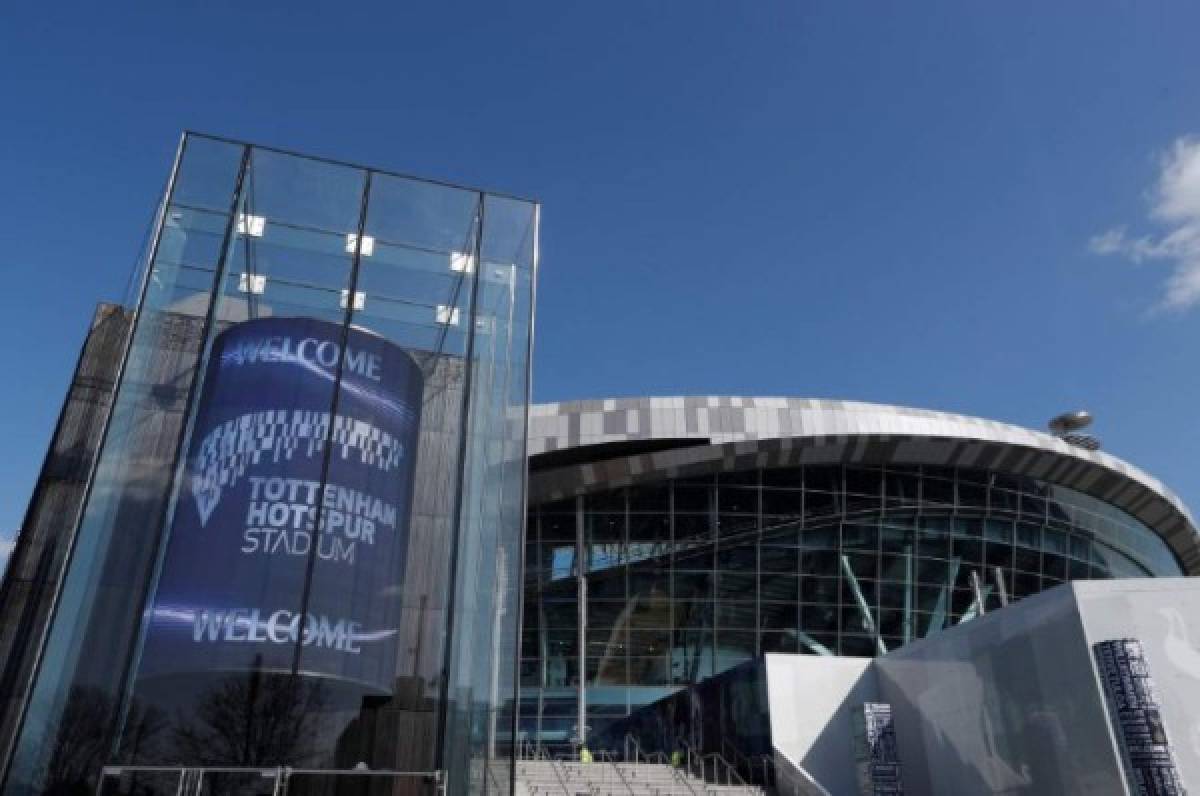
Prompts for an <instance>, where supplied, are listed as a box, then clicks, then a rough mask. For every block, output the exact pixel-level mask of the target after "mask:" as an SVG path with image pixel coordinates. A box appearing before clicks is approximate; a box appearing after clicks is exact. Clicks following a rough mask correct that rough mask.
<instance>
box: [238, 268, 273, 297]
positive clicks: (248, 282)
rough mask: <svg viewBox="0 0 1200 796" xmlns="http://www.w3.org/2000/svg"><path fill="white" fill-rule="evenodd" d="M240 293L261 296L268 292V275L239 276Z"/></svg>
mask: <svg viewBox="0 0 1200 796" xmlns="http://www.w3.org/2000/svg"><path fill="white" fill-rule="evenodd" d="M238 292H239V293H251V294H253V295H255V296H261V295H262V294H263V293H265V292H267V275H266V274H247V273H244V272H243V273H240V274H238Z"/></svg>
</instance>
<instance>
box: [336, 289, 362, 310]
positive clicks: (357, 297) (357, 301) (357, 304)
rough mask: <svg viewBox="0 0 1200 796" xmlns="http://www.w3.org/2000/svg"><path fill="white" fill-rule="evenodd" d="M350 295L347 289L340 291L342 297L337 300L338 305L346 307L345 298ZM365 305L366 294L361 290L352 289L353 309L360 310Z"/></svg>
mask: <svg viewBox="0 0 1200 796" xmlns="http://www.w3.org/2000/svg"><path fill="white" fill-rule="evenodd" d="M349 295H350V291H349V290H343V291H342V297H341V299H339V300H338V306H339V307H341V308H342V309H346V298H347V297H348V296H349ZM366 306H367V294H366V293H364V292H362V291H361V290H356V291H354V309H355V310H361V309H364V308H365V307H366Z"/></svg>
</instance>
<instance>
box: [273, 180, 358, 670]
mask: <svg viewBox="0 0 1200 796" xmlns="http://www.w3.org/2000/svg"><path fill="white" fill-rule="evenodd" d="M370 201H371V172H370V171H369V170H368V171H367V172H366V174H365V176H364V178H363V191H362V197H361V199H360V201H359V209H358V236H357V238H355V241H354V257H353V259H352V260H351V263H350V279H349V284H348V285H347V286H346V287H347V291H346V313H345V315H344V317H343V319H342V328H341V336H340V338H341V339H340V340H339V343H338V358H337V368H336V369H335V371H334V376H333V396H332V398H331V400H330V402H329V426H328V427H327V428H326V430H325V447H324V450H323V451H322V453H323V455H322V457H321V475H320V478H319V479H318V484H319V486H318V492H317V495H318V496H323V495H324V494H325V485H326V483H327V482H328V480H329V464H330V461H331V459H332V458H333V431H334V426H335V425H336V424H337V412H338V404H339V403H340V402H341V395H342V373H343V371H344V369H345V363H346V344H347V342H348V341H349V339H350V323H351V321H353V320H354V294H355V291H356V290H357V289H358V271H359V267H360V265H361V263H362V242H363V234H364V232H365V230H366V225H367V208H368V205H369V204H370ZM316 509H317V510H316V516H315V518H314V520H313V535H312V543H311V544H310V545H309V547H308V560H307V561H306V562H305V571H304V586H303V588H302V589H301V592H300V620H299V622H300V631H299V632H298V633H297V634H296V641H295V644H296V647H295V651H294V652H293V653H292V677H293V678H299V676H300V656H301V654H302V653H303V650H304V624H305V622H306V619H305V617H306V615H307V614H308V607H309V603H310V602H311V600H312V579H313V571H314V569H315V568H316V563H317V551H318V549H319V548H320V543H319V542H320V534H321V526H322V525H323V524H324V521H325V501H324V500H323V499H318V502H317V506H316ZM294 682H298V680H294Z"/></svg>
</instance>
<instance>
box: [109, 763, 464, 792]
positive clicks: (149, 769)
mask: <svg viewBox="0 0 1200 796" xmlns="http://www.w3.org/2000/svg"><path fill="white" fill-rule="evenodd" d="M138 775H146V776H154V775H168V776H170V775H174V776H175V777H177V784H176V785H175V786H174V787H171V788H169V789H168V790H169V791H170V793H167V792H166V791H163V792H162V794H161V796H202V794H203V793H204V792H205V791H204V787H205V784H206V781H207V780H211V779H213V778H216V777H222V776H227V777H248V778H255V777H257V778H258V779H259V780H260V781H266V780H270V785H271V794H272V796H286V794H287V793H288V789H289V786H290V784H291V782H292V780H293V779H301V778H317V777H325V778H329V779H342V780H345V779H349V778H390V779H393V780H398V779H411V780H417V781H419V782H424V783H427V784H430V785H432V786H433V788H434V790H435V791H436V793H437V794H438V796H444V794H445V792H446V777H445V775H444V773H443V772H442V771H440V770H439V771H396V770H392V769H370V768H351V769H329V768H294V767H292V766H273V767H265V766H263V767H259V766H193V767H189V766H104V767H103V768H102V769H101V770H100V778H99V781H98V783H97V786H96V793H97V796H110V795H111V794H121V793H123V792H124V790H125V788H126V787H131V786H133V784H134V783H133V779H135V778H137V777H138ZM264 784H265V782H264ZM131 792H132V791H131ZM137 792H138V793H139V794H142V796H145V795H146V794H148V793H149V794H153V793H154V791H153V790H150V791H147V790H144V789H137ZM259 792H263V791H261V790H260V791H259Z"/></svg>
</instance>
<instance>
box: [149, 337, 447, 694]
mask: <svg viewBox="0 0 1200 796" xmlns="http://www.w3.org/2000/svg"><path fill="white" fill-rule="evenodd" d="M343 337H344V338H345V339H344V340H343ZM343 345H344V349H345V350H344V351H343V350H342V349H343ZM339 362H340V363H341V364H340V375H341V381H340V385H338V382H337V377H338V373H339ZM335 385H336V387H337V388H336V396H335ZM422 389H423V378H422V374H421V371H420V369H419V367H418V366H417V364H416V363H415V362H414V361H413V359H412V357H411V356H409V355H408V354H407V353H406V352H405V351H404V350H403V349H401V348H399V347H397V346H395V345H393V344H391V343H389V342H388V341H386V340H384V339H383V338H381V337H378V336H377V335H374V334H372V333H370V332H367V331H363V330H359V329H356V328H353V327H352V328H351V329H350V330H349V332H348V333H344V331H343V329H342V327H340V326H337V325H335V324H331V323H327V322H324V321H318V320H313V319H306V318H265V319H260V320H251V321H246V322H243V323H239V324H237V325H235V326H232V327H230V328H229V329H227V330H226V331H224V332H223V333H221V334H220V335H219V336H218V337H217V338H216V340H215V341H214V343H213V347H212V351H211V354H210V357H209V361H208V366H207V368H206V371H205V375H204V382H203V387H202V391H201V396H200V401H199V407H198V411H197V415H196V421H195V424H194V428H193V431H192V433H191V435H190V442H189V445H188V449H187V454H186V465H185V468H184V473H183V483H182V484H181V485H180V488H179V489H178V493H177V498H176V502H175V509H174V517H173V520H172V524H171V528H170V532H169V536H168V541H167V545H168V546H167V550H166V554H165V557H164V559H163V564H162V569H161V572H160V576H159V579H158V584H157V588H156V591H155V594H154V597H153V600H152V603H151V606H150V609H149V617H148V629H147V633H146V640H145V644H144V646H143V653H142V658H141V662H140V668H139V677H141V678H149V677H158V676H165V675H172V674H184V673H198V672H206V673H214V674H215V673H220V672H229V673H236V672H245V671H252V670H253V671H263V672H287V671H290V670H291V668H292V666H293V662H294V660H295V656H296V654H297V650H299V671H300V673H301V674H307V675H314V676H321V677H334V678H339V679H342V680H349V681H353V682H356V683H361V684H364V685H367V686H370V687H372V688H374V689H377V690H378V691H380V692H383V693H389V692H390V691H391V687H392V682H393V680H394V678H395V676H396V672H395V665H396V644H397V639H396V634H397V631H398V627H399V623H400V609H401V596H402V585H403V575H404V562H405V557H406V555H407V548H408V532H409V518H410V513H411V506H412V489H413V477H414V470H415V455H416V449H417V429H418V426H419V423H420V412H421V400H422ZM335 403H336V411H333V410H334V406H335ZM331 418H332V421H331ZM331 422H332V429H331V428H330V424H331ZM327 441H329V443H330V444H329V445H328V449H327ZM323 475H324V477H323ZM306 594H307V605H306V606H305V605H304V603H305V598H306Z"/></svg>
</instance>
